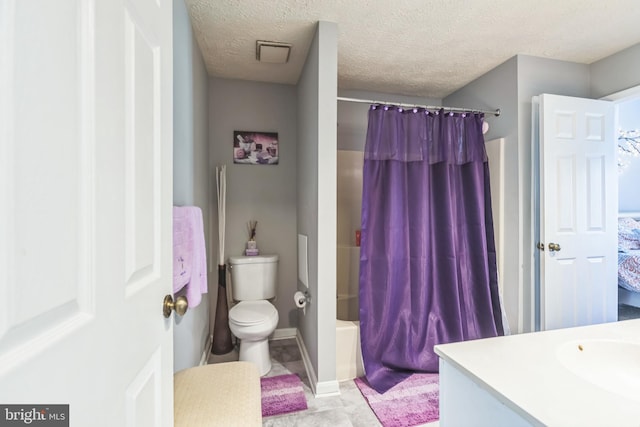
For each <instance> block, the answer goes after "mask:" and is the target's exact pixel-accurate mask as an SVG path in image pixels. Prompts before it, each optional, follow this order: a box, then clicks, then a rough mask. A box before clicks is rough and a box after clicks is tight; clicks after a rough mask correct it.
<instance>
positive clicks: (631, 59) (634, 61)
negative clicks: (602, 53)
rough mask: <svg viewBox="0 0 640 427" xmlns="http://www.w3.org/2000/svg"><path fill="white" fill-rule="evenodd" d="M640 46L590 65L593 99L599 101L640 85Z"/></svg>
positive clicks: (637, 45)
mask: <svg viewBox="0 0 640 427" xmlns="http://www.w3.org/2000/svg"><path fill="white" fill-rule="evenodd" d="M638 70H640V44H636V45H634V46H631V47H629V48H627V49H625V50H622V51H620V52H618V53H615V54H613V55H611V56H608V57H606V58H604V59H601V60H600V61H596V62H594V63H593V64H591V65H590V73H591V98H594V99H599V98H602V97H604V96H608V95H611V94H613V93H616V92H620V91H622V90H625V89H629V88H632V87H635V86H638V85H640V72H638Z"/></svg>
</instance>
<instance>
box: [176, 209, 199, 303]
mask: <svg viewBox="0 0 640 427" xmlns="http://www.w3.org/2000/svg"><path fill="white" fill-rule="evenodd" d="M181 289H184V295H185V296H186V297H187V300H188V301H189V307H190V308H193V307H196V306H198V304H200V301H201V300H202V294H206V293H207V253H206V248H205V244H204V227H203V223H202V211H201V210H200V208H198V207H196V206H183V207H177V206H174V207H173V293H174V294H175V293H176V292H178V291H180V290H181Z"/></svg>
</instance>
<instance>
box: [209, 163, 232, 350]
mask: <svg viewBox="0 0 640 427" xmlns="http://www.w3.org/2000/svg"><path fill="white" fill-rule="evenodd" d="M226 174H227V172H226V166H224V165H223V166H221V167H219V168H218V167H216V187H217V193H218V301H217V303H216V317H215V322H214V324H213V343H212V344H211V353H213V354H227V353H229V352H230V351H231V350H233V343H232V341H231V329H229V306H228V305H227V266H226V265H225V263H224V231H225V219H226V218H225V207H226V206H225V205H226V196H227V177H226Z"/></svg>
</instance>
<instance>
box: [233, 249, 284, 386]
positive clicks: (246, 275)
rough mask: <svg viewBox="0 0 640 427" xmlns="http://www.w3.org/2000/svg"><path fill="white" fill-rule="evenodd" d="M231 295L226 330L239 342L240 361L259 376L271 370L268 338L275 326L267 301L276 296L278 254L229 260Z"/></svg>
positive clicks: (269, 304) (276, 316)
mask: <svg viewBox="0 0 640 427" xmlns="http://www.w3.org/2000/svg"><path fill="white" fill-rule="evenodd" d="M229 268H230V270H231V286H232V295H233V299H234V300H235V301H238V303H237V304H236V305H234V306H233V308H231V310H229V328H230V329H231V332H232V333H233V335H235V336H236V337H238V339H239V340H240V357H239V359H240V360H242V361H247V362H253V363H255V364H256V365H257V366H258V371H259V372H260V376H263V375H265V374H267V373H268V372H269V371H270V370H271V357H270V356H269V335H271V334H272V333H273V331H274V330H275V329H276V326H277V325H278V310H276V308H275V307H274V306H273V304H271V303H270V302H269V301H268V300H269V299H271V298H274V297H275V296H276V277H277V273H278V255H260V256H237V257H230V258H229Z"/></svg>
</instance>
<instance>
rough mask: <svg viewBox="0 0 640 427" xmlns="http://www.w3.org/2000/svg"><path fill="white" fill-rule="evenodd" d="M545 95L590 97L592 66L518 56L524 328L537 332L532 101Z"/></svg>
mask: <svg viewBox="0 0 640 427" xmlns="http://www.w3.org/2000/svg"><path fill="white" fill-rule="evenodd" d="M542 93H551V94H556V95H565V96H576V97H582V98H585V97H588V96H589V66H588V65H584V64H576V63H573V62H565V61H556V60H552V59H546V58H537V57H533V56H526V55H518V147H519V167H518V169H519V185H520V209H519V212H520V224H521V227H522V228H521V237H520V242H521V243H520V244H521V248H522V249H521V253H522V258H521V259H522V261H521V263H522V282H521V283H522V292H523V296H524V306H523V307H522V321H523V325H522V329H523V330H524V331H531V330H533V329H534V320H535V319H534V316H535V304H534V302H533V299H532V297H531V295H533V291H534V289H533V287H534V281H533V276H532V275H533V273H534V272H533V270H532V263H533V256H534V252H533V251H534V249H533V248H534V245H535V243H536V242H534V241H533V236H532V233H531V229H532V220H533V218H532V209H533V204H532V200H533V197H535V196H536V195H533V194H532V192H531V184H532V176H533V174H535V173H537V171H533V170H532V168H531V165H532V152H531V98H532V97H534V96H536V95H540V94H542Z"/></svg>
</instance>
